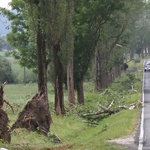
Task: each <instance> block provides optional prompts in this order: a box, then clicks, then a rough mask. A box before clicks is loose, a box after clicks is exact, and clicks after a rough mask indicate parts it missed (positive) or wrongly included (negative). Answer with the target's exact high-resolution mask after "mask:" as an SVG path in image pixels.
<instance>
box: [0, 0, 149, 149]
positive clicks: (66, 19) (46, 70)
mask: <svg viewBox="0 0 150 150" xmlns="http://www.w3.org/2000/svg"><path fill="white" fill-rule="evenodd" d="M10 6H11V8H12V10H7V9H5V8H0V13H1V15H4V16H6V17H7V18H8V20H9V21H10V22H11V25H10V28H11V31H10V32H9V33H8V34H7V36H6V39H7V42H8V43H10V45H11V48H8V47H6V44H4V43H5V42H4V41H5V39H2V36H1V38H0V50H1V51H4V50H5V51H6V50H7V53H5V58H0V62H1V64H4V65H3V70H2V71H0V72H4V71H5V72H6V73H7V76H6V73H4V75H1V78H0V80H1V81H0V82H1V86H0V114H2V115H1V116H2V118H1V120H2V119H4V120H5V121H3V123H2V122H0V130H1V131H2V132H0V138H1V139H2V140H4V141H5V142H8V143H11V139H12V138H13V137H14V136H17V132H18V133H19V134H20V133H23V132H25V131H24V130H23V131H22V130H20V131H18V128H25V129H27V130H28V131H33V134H34V131H37V132H38V133H41V134H43V135H44V136H46V137H47V138H46V139H45V137H44V139H45V141H46V142H47V140H48V139H49V138H52V139H53V140H54V141H55V142H56V143H57V142H58V143H63V142H62V141H61V138H59V136H57V135H56V134H50V136H49V133H51V130H50V129H51V126H53V122H54V120H55V119H56V120H57V119H59V120H57V122H59V123H60V124H61V121H60V120H61V119H62V120H64V119H65V118H64V117H66V116H67V117H71V118H70V119H72V117H73V116H74V117H75V116H76V115H77V116H78V117H79V118H82V119H84V121H85V120H86V123H87V124H90V125H92V127H93V126H96V127H97V126H98V125H99V124H100V122H101V121H102V120H103V119H107V118H111V117H113V114H116V113H117V114H119V113H122V112H124V114H123V115H127V114H128V110H129V109H130V107H131V106H134V108H137V109H136V110H133V113H132V114H130V115H133V116H132V117H131V120H130V125H131V124H132V125H133V126H134V127H135V120H136V119H137V118H138V115H135V114H137V112H138V109H139V108H140V106H139V105H140V102H139V99H140V98H139V97H140V96H139V95H138V93H139V92H141V78H142V71H141V70H142V62H143V60H144V58H148V57H149V55H150V42H149V38H150V28H149V23H150V14H149V9H150V3H149V1H144V0H136V1H131V0H126V1H124V0H115V1H113V0H105V1H104V0H51V1H50V0H12V2H10ZM1 41H2V42H1ZM6 54H7V57H10V55H11V57H12V58H13V59H14V60H15V61H17V63H19V65H20V66H21V67H22V68H24V69H25V68H27V69H30V70H32V71H33V74H34V75H33V76H32V77H31V78H32V79H31V78H30V79H29V80H28V81H27V80H26V81H25V82H26V83H25V84H26V86H30V85H28V84H29V83H31V82H32V84H36V86H37V91H36V90H35V89H36V88H35V89H34V90H33V91H34V93H32V95H30V94H29V93H28V95H30V101H25V102H23V103H17V102H16V103H15V102H13V103H12V104H11V103H10V102H9V101H7V100H6V99H5V98H4V97H5V94H4V91H5V87H6V90H7V86H8V88H9V87H11V86H12V85H14V88H15V87H16V86H17V84H18V83H19V81H18V80H17V78H15V77H14V76H13V75H12V74H11V73H12V71H13V70H11V69H12V68H11V63H10V62H9V63H7V60H6V59H7V57H6ZM12 58H11V59H12ZM3 62H5V63H3ZM1 64H0V65H1ZM6 64H7V65H6ZM5 66H7V67H8V69H6V67H5ZM1 68H2V67H1ZM8 72H9V73H8ZM24 72H25V70H24ZM18 74H19V73H18ZM24 75H25V74H24ZM6 82H8V83H6ZM7 84H12V85H7ZM22 88H23V87H22ZM8 91H10V90H8ZM31 91H32V90H31ZM14 92H15V91H14ZM22 92H23V91H22ZM52 93H53V94H52ZM24 94H25V93H24ZM51 94H52V95H53V98H52V99H51ZM7 95H8V97H9V94H7ZM9 99H11V96H10V97H9ZM17 99H18V98H17ZM127 99H130V100H129V101H128V100H127ZM4 103H6V104H7V105H8V106H9V107H10V108H11V109H12V110H13V111H14V114H15V117H14V118H15V119H13V121H11V125H10V124H9V122H8V120H9V119H8V116H9V115H10V118H12V115H13V114H11V113H10V111H11V110H9V111H8V112H7V111H4V110H3V108H5V107H4V105H3V104H4ZM22 105H24V107H23V108H21V109H19V108H20V106H22ZM15 109H17V111H16V112H15ZM18 109H19V110H18ZM128 115H129V114H128ZM16 116H17V117H16ZM78 117H77V118H78ZM77 118H76V119H77ZM79 118H78V119H79ZM135 118H136V119H135ZM76 119H75V120H76ZM78 119H77V120H78ZM73 120H74V119H72V120H71V122H73ZM133 120H134V121H133ZM67 121H68V122H69V118H68V120H67ZM108 122H109V121H108ZM110 122H111V121H110ZM4 124H5V125H4ZM75 124H76V123H75ZM102 124H103V123H102ZM77 126H78V125H77ZM80 126H81V128H82V130H81V129H80V130H81V131H82V133H83V130H84V127H83V124H80ZM75 127H76V126H74V128H75ZM87 128H88V127H87ZM101 128H102V129H101V131H99V132H100V133H101V132H102V134H104V133H103V131H105V130H107V128H108V125H107V123H104V124H103V125H102V127H101ZM52 129H53V127H52ZM55 130H56V128H55ZM92 130H94V129H92ZM131 130H133V129H131ZM61 132H62V131H61ZM94 132H95V131H93V132H92V133H94ZM130 132H131V131H130ZM68 134H69V133H68ZM76 134H77V133H75V131H74V133H73V136H75V135H76ZM121 134H123V133H120V135H118V136H121ZM124 134H129V133H124ZM19 136H21V135H19ZM36 136H37V135H36ZM78 136H79V135H78ZM88 136H89V135H88ZM112 138H115V137H114V136H113V137H112ZM68 139H69V138H68ZM79 139H80V136H79ZM106 139H107V138H106ZM12 141H13V139H12ZM13 142H14V141H13ZM76 143H77V141H76V140H74V141H73V143H70V142H68V143H67V142H66V143H64V144H62V145H61V146H62V147H61V146H60V147H59V148H60V149H61V148H63V149H67V148H68V149H71V148H74V147H75V148H79V147H80V146H81V145H82V143H80V144H79V145H78V144H77V145H78V146H79V147H77V145H76ZM83 143H84V142H83ZM46 144H47V143H46ZM86 144H87V143H86ZM86 144H85V145H86ZM14 145H15V144H14ZM27 145H28V144H27ZM27 145H26V144H25V145H23V144H22V145H21V148H23V147H25V148H29V149H32V148H33V147H32V146H31V145H30V144H29V145H30V146H29V147H28V146H27ZM83 145H84V144H83ZM95 145H96V143H95ZM4 146H5V144H4ZM15 146H16V145H15ZM15 146H13V148H12V149H15V148H16V147H15ZM51 146H52V147H53V148H54V149H55V148H56V147H57V146H56V147H55V145H51ZM51 146H47V145H46V146H45V147H48V148H50V147H51ZM101 146H102V145H101ZM105 146H106V145H105ZM6 147H9V146H8V145H7V144H6ZM14 147H15V148H14ZM31 147H32V148H31ZM59 148H58V149H59ZM75 148H74V149H75ZM96 148H97V147H96ZM18 149H19V148H18ZM36 149H38V148H37V147H36ZM40 149H44V148H43V147H42V148H40ZM45 149H46V148H45ZM56 149H57V148H56ZM81 149H85V147H83V148H81ZM118 149H119V148H118Z"/></svg>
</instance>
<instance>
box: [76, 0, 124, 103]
mask: <svg viewBox="0 0 150 150" xmlns="http://www.w3.org/2000/svg"><path fill="white" fill-rule="evenodd" d="M122 5H123V3H122V1H115V2H114V1H111V0H108V1H94V0H92V1H91V0H81V1H77V2H76V6H75V20H74V26H75V49H74V78H75V87H76V89H77V99H78V103H79V104H83V103H84V94H83V80H84V75H85V73H86V71H87V69H88V66H89V63H90V62H91V58H92V56H93V54H94V52H95V48H96V46H97V42H98V41H99V39H100V29H101V26H102V25H103V24H104V23H105V22H106V21H107V20H108V19H109V18H110V15H111V14H112V12H114V11H115V10H117V9H120V8H121V7H122Z"/></svg>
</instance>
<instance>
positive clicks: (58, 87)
mask: <svg viewBox="0 0 150 150" xmlns="http://www.w3.org/2000/svg"><path fill="white" fill-rule="evenodd" d="M59 51H60V44H59V43H57V44H55V45H54V47H53V55H54V71H55V77H54V88H55V112H56V114H60V113H61V114H65V108H64V92H63V65H62V63H61V60H60V58H59V55H58V54H59Z"/></svg>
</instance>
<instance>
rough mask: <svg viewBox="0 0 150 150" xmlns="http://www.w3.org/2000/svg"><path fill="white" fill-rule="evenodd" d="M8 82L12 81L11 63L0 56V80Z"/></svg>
mask: <svg viewBox="0 0 150 150" xmlns="http://www.w3.org/2000/svg"><path fill="white" fill-rule="evenodd" d="M5 81H7V82H9V83H13V82H14V78H13V74H12V69H11V64H10V63H9V61H8V60H7V59H5V58H3V57H2V56H0V82H1V83H3V82H5Z"/></svg>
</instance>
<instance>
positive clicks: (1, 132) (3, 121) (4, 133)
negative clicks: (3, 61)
mask: <svg viewBox="0 0 150 150" xmlns="http://www.w3.org/2000/svg"><path fill="white" fill-rule="evenodd" d="M4 84H5V83H4ZM4 84H1V85H0V139H2V140H4V141H6V142H10V141H11V137H10V132H9V128H8V123H9V119H8V116H7V113H6V112H5V111H4V110H3V105H4V103H6V104H7V105H9V106H10V107H11V108H12V111H13V107H12V106H11V105H10V103H9V102H8V101H7V100H6V99H5V98H4V90H3V88H4Z"/></svg>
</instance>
